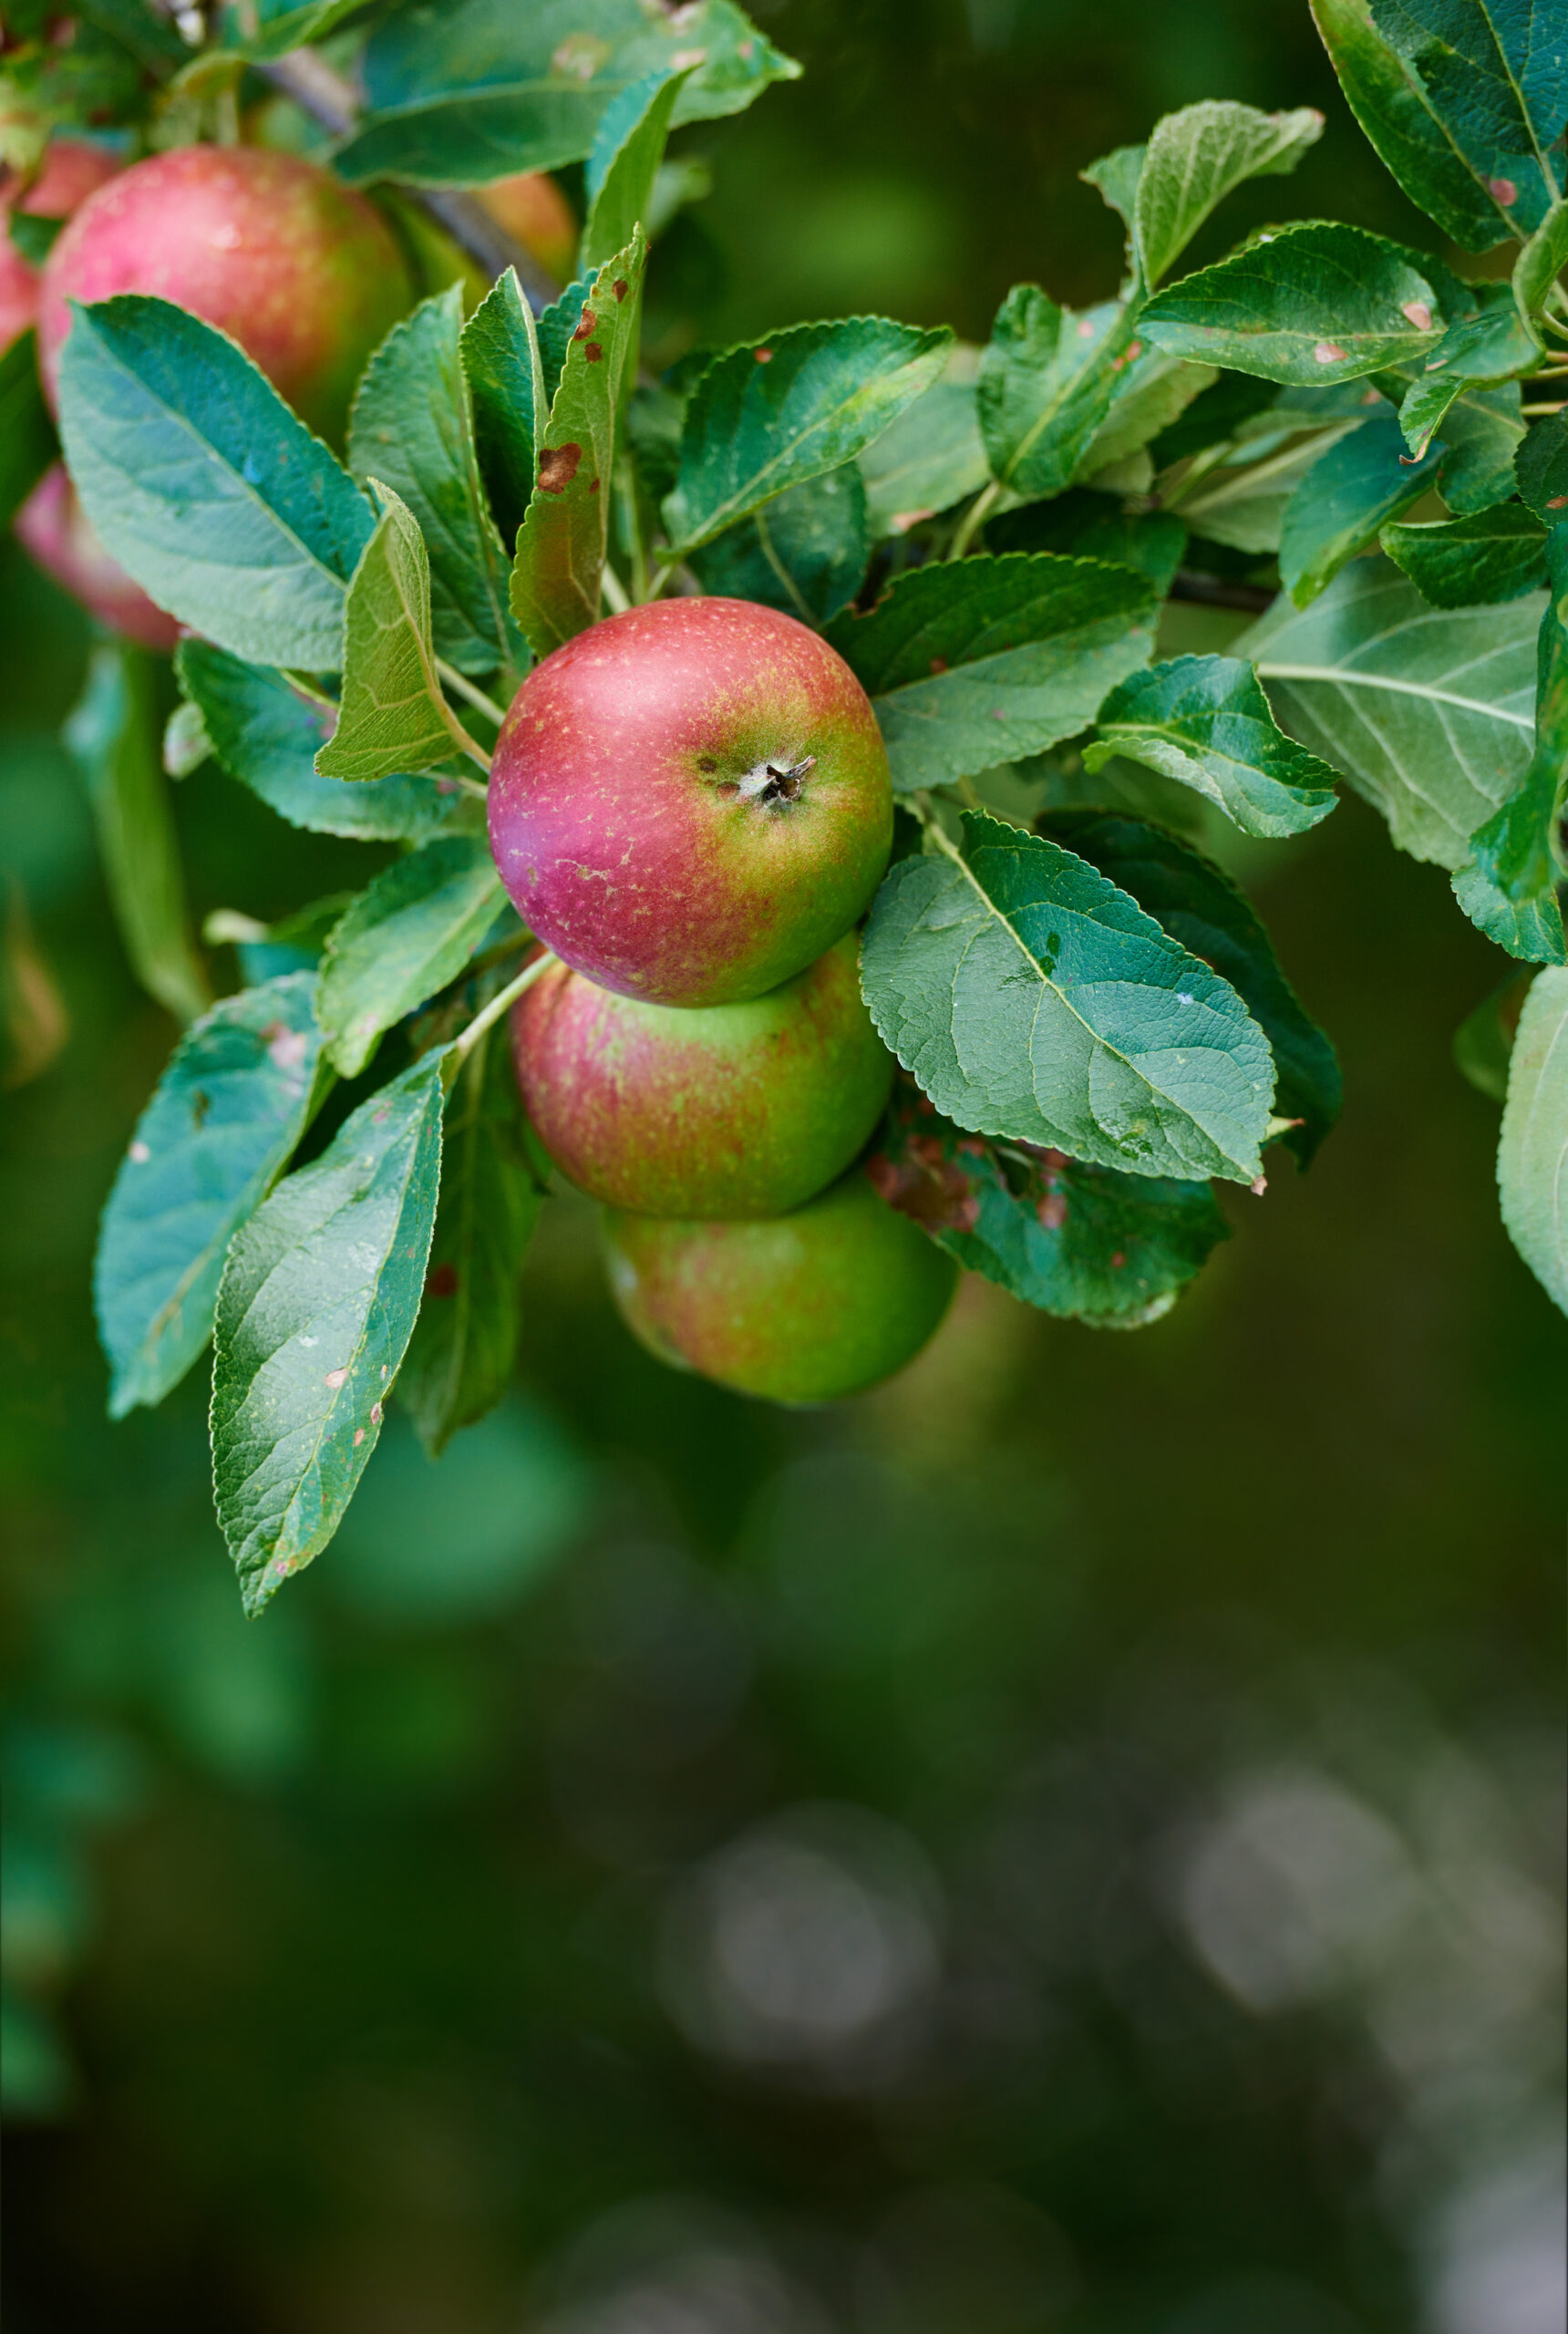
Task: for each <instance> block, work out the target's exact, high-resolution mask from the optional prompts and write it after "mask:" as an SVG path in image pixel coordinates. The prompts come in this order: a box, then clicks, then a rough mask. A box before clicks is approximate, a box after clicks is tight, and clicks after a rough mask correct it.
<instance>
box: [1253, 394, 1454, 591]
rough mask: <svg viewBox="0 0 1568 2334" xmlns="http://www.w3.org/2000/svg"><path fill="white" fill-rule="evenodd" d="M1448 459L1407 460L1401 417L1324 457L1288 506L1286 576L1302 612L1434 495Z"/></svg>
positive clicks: (1382, 419)
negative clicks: (1392, 523) (1382, 532)
mask: <svg viewBox="0 0 1568 2334" xmlns="http://www.w3.org/2000/svg"><path fill="white" fill-rule="evenodd" d="M1441 461H1442V455H1441V453H1440V452H1437V453H1427V454H1423V455H1420V456H1418V457H1416V456H1412V455H1409V454H1407V453H1406V451H1405V439H1404V435H1403V432H1402V431H1401V429H1400V428H1399V423H1398V418H1397V417H1396V416H1395V415H1394V414H1393V413H1391V412H1387V411H1386V412H1383V413H1379V414H1377V415H1375V416H1374V417H1373V418H1372V419H1371V420H1369V421H1364V422H1363V423H1362V425H1361V427H1360V429H1356V430H1352V431H1351V433H1350V435H1349V436H1348V437H1347V438H1342V439H1340V440H1339V441H1338V443H1337V444H1336V445H1333V446H1331V447H1329V448H1328V449H1327V451H1326V452H1325V453H1323V454H1322V455H1320V456H1319V458H1318V460H1316V461H1315V462H1314V464H1313V465H1312V468H1311V469H1310V470H1308V471H1307V473H1306V475H1305V478H1304V479H1303V480H1301V482H1300V484H1299V485H1298V486H1297V487H1296V489H1295V492H1294V493H1293V494H1292V496H1291V498H1290V501H1288V502H1287V503H1286V504H1285V508H1284V520H1283V522H1282V523H1281V526H1280V540H1279V572H1280V575H1281V577H1282V579H1283V580H1284V585H1285V589H1286V590H1287V591H1288V592H1289V594H1290V596H1291V598H1292V599H1293V600H1294V601H1295V604H1296V606H1297V607H1298V608H1305V607H1306V606H1307V605H1309V604H1310V603H1311V602H1312V601H1314V600H1315V599H1316V597H1317V595H1318V594H1319V593H1320V592H1321V591H1323V590H1324V589H1325V588H1326V586H1327V585H1328V584H1329V583H1332V582H1333V581H1334V578H1335V577H1336V575H1337V574H1338V573H1339V571H1340V569H1341V568H1342V567H1343V566H1344V565H1345V564H1346V562H1347V561H1348V560H1352V559H1354V558H1356V556H1357V553H1360V552H1364V551H1365V550H1366V549H1367V546H1368V544H1371V543H1375V542H1377V533H1378V530H1379V529H1380V528H1381V527H1382V525H1383V524H1384V522H1385V521H1387V520H1389V519H1397V518H1398V515H1399V513H1400V511H1408V510H1410V509H1411V508H1412V506H1413V505H1414V504H1416V503H1418V501H1420V500H1421V497H1422V496H1423V495H1424V494H1425V493H1426V491H1427V490H1428V488H1429V486H1430V485H1431V483H1432V481H1433V480H1434V479H1435V477H1436V476H1437V473H1438V470H1439V466H1440V464H1441Z"/></svg>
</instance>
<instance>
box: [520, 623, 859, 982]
mask: <svg viewBox="0 0 1568 2334" xmlns="http://www.w3.org/2000/svg"><path fill="white" fill-rule="evenodd" d="M891 844H892V784H891V781H890V780H889V777H888V763H887V752H886V749H885V748H884V747H883V744H882V732H881V731H880V730H879V728H877V720H876V716H875V714H874V713H873V712H872V707H871V701H870V699H869V698H868V697H867V696H866V693H865V691H864V690H863V689H862V688H861V685H860V683H859V681H857V680H856V678H855V676H854V675H853V674H852V673H851V670H850V668H849V666H847V665H846V664H845V663H844V661H843V659H842V657H841V656H838V655H837V654H836V652H835V651H834V650H833V649H831V648H830V647H829V646H828V645H827V643H826V641H824V640H822V639H820V638H819V636H818V635H817V634H816V633H814V632H811V631H810V630H809V629H808V628H807V626H806V625H803V624H798V623H797V622H796V621H795V618H794V617H793V616H787V615H781V614H779V612H778V610H777V609H774V608H765V607H760V606H758V605H757V604H755V603H754V602H752V601H749V600H725V599H680V600H663V601H655V602H654V603H653V604H651V605H649V606H645V607H639V608H628V609H627V610H626V611H625V613H624V614H621V615H614V616H610V617H608V618H607V619H606V620H605V621H604V622H603V624H597V625H593V626H591V627H590V629H589V630H588V631H586V632H582V633H579V634H578V635H577V637H576V638H575V639H574V640H569V641H568V642H567V643H566V644H565V645H564V647H562V648H557V649H556V650H555V651H554V652H553V654H552V655H551V656H547V657H545V659H544V661H543V663H542V664H540V665H537V666H535V667H534V669H533V671H532V672H531V674H530V675H529V676H528V678H527V679H526V680H525V681H524V682H523V684H522V687H521V688H520V689H519V690H518V693H517V695H516V697H513V699H512V701H511V708H510V710H509V711H508V714H507V717H506V720H505V722H504V724H503V725H502V728H501V732H500V737H499V738H497V740H496V748H495V765H494V769H492V771H491V774H490V848H491V850H492V852H494V855H495V862H496V865H497V867H498V868H499V869H500V876H501V881H502V882H503V883H505V885H506V887H507V890H508V891H509V892H510V893H511V897H512V899H513V901H514V902H515V904H516V905H517V909H518V912H519V914H521V917H522V919H523V921H524V922H525V923H526V924H527V925H528V927H529V929H530V930H531V932H533V933H536V934H537V935H538V936H539V938H540V939H541V940H542V941H544V942H545V943H546V945H548V946H549V947H551V948H552V949H553V950H554V951H555V953H556V955H558V956H560V957H561V958H562V960H563V961H564V962H565V963H566V964H568V965H571V966H574V968H575V969H576V970H577V971H578V972H580V973H586V975H587V976H588V977H589V979H590V980H593V981H597V982H598V984H599V985H600V986H601V987H603V988H613V989H616V990H619V991H620V992H621V993H622V994H623V995H624V996H626V997H645V998H646V999H647V1000H648V1001H649V1002H650V1003H653V1004H656V1005H686V1006H696V1005H703V1006H708V1005H728V1004H733V1003H736V1002H738V1001H739V1000H740V999H742V998H745V997H761V996H762V995H763V994H764V993H765V992H766V991H767V990H769V989H771V988H777V987H778V986H779V984H780V982H783V981H787V980H789V979H790V978H791V977H792V976H793V975H794V974H796V973H799V972H801V971H803V970H804V968H805V967H806V966H808V965H810V964H811V963H812V962H813V961H814V960H815V959H816V958H817V957H818V956H820V955H822V953H823V951H824V950H825V949H827V948H830V947H831V945H832V944H833V942H834V941H835V940H837V939H838V938H839V937H840V936H841V935H842V934H843V933H845V932H847V931H848V930H849V928H850V926H851V924H853V923H854V922H855V920H856V918H857V917H858V916H859V915H860V914H861V910H862V909H863V908H864V907H865V905H866V904H867V902H868V901H869V900H870V898H871V896H872V893H873V892H874V891H875V889H876V887H877V884H878V883H879V881H880V880H881V877H882V871H883V869H884V868H885V866H886V864H887V858H888V852H889V849H890V847H891Z"/></svg>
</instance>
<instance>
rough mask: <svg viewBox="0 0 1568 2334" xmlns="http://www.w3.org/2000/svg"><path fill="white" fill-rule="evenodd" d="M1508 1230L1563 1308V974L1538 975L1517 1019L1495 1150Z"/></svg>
mask: <svg viewBox="0 0 1568 2334" xmlns="http://www.w3.org/2000/svg"><path fill="white" fill-rule="evenodd" d="M1497 1182H1498V1190H1499V1192H1500V1193H1501V1199H1502V1220H1503V1223H1504V1224H1505V1225H1506V1226H1507V1228H1508V1236H1509V1238H1510V1239H1511V1241H1512V1243H1513V1244H1514V1246H1515V1247H1516V1248H1517V1249H1518V1251H1519V1253H1520V1255H1522V1257H1523V1259H1524V1261H1525V1263H1526V1264H1527V1265H1529V1266H1530V1269H1531V1271H1532V1273H1533V1274H1534V1275H1535V1277H1536V1279H1537V1280H1538V1281H1539V1282H1540V1283H1541V1286H1542V1288H1543V1289H1544V1290H1545V1291H1546V1294H1547V1296H1550V1297H1551V1299H1552V1301H1553V1304H1554V1305H1556V1306H1560V1307H1561V1309H1562V1310H1563V1312H1564V1313H1568V972H1564V971H1563V970H1561V969H1560V968H1556V967H1554V968H1553V969H1552V970H1550V971H1547V972H1544V973H1540V974H1538V975H1537V976H1536V977H1535V979H1534V981H1533V982H1532V985H1531V990H1530V995H1529V996H1528V997H1526V998H1525V1000H1524V1010H1523V1012H1522V1014H1521V1015H1520V1017H1519V1035H1518V1037H1517V1038H1516V1039H1515V1040H1514V1047H1513V1059H1512V1060H1511V1063H1510V1065H1509V1074H1508V1100H1507V1103H1506V1105H1505V1106H1504V1109H1503V1113H1502V1140H1501V1143H1500V1144H1499V1146H1498V1153H1497Z"/></svg>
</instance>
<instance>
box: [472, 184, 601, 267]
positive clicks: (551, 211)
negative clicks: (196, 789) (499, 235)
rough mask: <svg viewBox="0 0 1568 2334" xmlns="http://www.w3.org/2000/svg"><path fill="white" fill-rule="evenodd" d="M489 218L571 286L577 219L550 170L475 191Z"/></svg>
mask: <svg viewBox="0 0 1568 2334" xmlns="http://www.w3.org/2000/svg"><path fill="white" fill-rule="evenodd" d="M474 194H475V197H476V198H477V200H478V201H480V203H482V204H483V206H484V208H485V209H486V210H487V211H488V212H490V217H491V218H492V219H493V220H494V221H495V222H496V224H497V225H498V226H500V227H504V228H505V229H506V232H507V233H508V234H509V235H511V236H512V237H514V238H515V240H516V241H517V242H518V243H521V245H522V247H523V249H524V251H529V252H531V253H533V256H534V258H535V259H536V260H537V261H538V262H539V263H540V265H541V266H542V267H544V268H548V269H549V271H550V273H551V274H552V275H553V276H554V277H555V278H556V279H557V281H558V282H560V283H562V284H570V283H571V281H572V276H573V270H574V268H575V266H576V263H577V220H576V216H575V214H574V212H573V209H572V205H571V204H570V203H569V202H568V201H567V200H566V197H565V196H564V195H563V194H562V191H561V189H560V188H559V187H558V186H557V185H556V183H555V181H554V180H553V179H552V177H551V175H550V173H549V171H548V170H520V171H518V172H517V173H516V174H515V175H514V176H513V177H511V178H505V179H497V180H496V181H494V182H493V184H491V185H490V186H477V187H475V189H474Z"/></svg>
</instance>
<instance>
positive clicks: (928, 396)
mask: <svg viewBox="0 0 1568 2334" xmlns="http://www.w3.org/2000/svg"><path fill="white" fill-rule="evenodd" d="M860 463H861V475H862V476H863V478H864V479H865V482H866V507H867V510H868V511H869V514H870V517H871V524H872V534H873V535H874V536H876V537H878V538H880V537H882V536H883V535H902V534H905V533H907V532H908V531H909V529H910V528H911V527H912V526H914V525H915V524H917V523H918V522H919V521H920V520H922V519H932V518H934V517H935V515H936V513H937V512H938V511H948V510H951V509H952V507H953V505H954V503H955V502H962V501H965V499H966V498H967V497H968V496H969V495H971V494H977V493H978V492H979V491H980V489H981V488H982V487H983V486H984V485H985V482H986V480H988V479H989V477H990V475H991V470H990V466H989V464H988V463H987V461H986V460H985V443H984V441H983V439H981V436H980V419H979V416H978V414H977V412H976V410H975V385H974V383H973V382H972V381H938V382H936V383H935V384H934V387H931V388H929V389H927V390H926V392H925V394H924V396H923V397H921V398H916V399H915V401H914V403H913V405H912V406H909V407H908V408H906V409H905V410H904V411H903V413H901V414H900V415H899V417H898V419H897V420H896V421H895V422H893V423H892V427H891V428H890V429H884V430H883V431H882V436H881V437H880V438H876V439H872V443H871V444H870V445H869V446H867V447H866V448H865V449H864V450H863V452H862V453H861V458H860Z"/></svg>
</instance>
